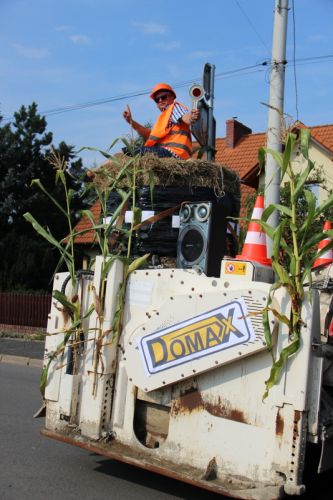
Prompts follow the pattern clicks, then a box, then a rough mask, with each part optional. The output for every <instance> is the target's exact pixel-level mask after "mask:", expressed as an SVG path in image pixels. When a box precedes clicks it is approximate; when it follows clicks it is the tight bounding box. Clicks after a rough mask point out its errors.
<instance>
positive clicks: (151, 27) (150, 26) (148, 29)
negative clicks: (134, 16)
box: [133, 23, 167, 35]
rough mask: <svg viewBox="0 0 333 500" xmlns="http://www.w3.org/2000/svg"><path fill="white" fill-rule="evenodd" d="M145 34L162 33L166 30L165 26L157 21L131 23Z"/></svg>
mask: <svg viewBox="0 0 333 500" xmlns="http://www.w3.org/2000/svg"><path fill="white" fill-rule="evenodd" d="M133 24H134V26H137V27H138V28H139V30H140V31H141V32H142V33H144V34H145V35H164V34H165V33H166V32H167V28H166V26H163V24H157V23H133Z"/></svg>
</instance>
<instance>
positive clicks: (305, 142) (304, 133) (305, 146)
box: [300, 128, 311, 160]
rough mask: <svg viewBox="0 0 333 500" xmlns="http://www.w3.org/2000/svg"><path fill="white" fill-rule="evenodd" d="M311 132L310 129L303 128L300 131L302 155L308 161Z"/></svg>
mask: <svg viewBox="0 0 333 500" xmlns="http://www.w3.org/2000/svg"><path fill="white" fill-rule="evenodd" d="M310 137H311V130H310V129H309V128H301V130H300V146H301V153H302V155H303V156H304V158H305V159H306V160H308V158H309V145H310Z"/></svg>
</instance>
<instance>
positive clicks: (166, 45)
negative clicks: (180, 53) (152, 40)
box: [156, 41, 181, 50]
mask: <svg viewBox="0 0 333 500" xmlns="http://www.w3.org/2000/svg"><path fill="white" fill-rule="evenodd" d="M156 47H158V48H159V49H162V50H175V49H179V48H180V47H181V43H180V42H176V41H174V42H166V43H158V44H156Z"/></svg>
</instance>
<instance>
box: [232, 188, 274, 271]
mask: <svg viewBox="0 0 333 500" xmlns="http://www.w3.org/2000/svg"><path fill="white" fill-rule="evenodd" d="M263 211H264V197H263V195H259V196H257V199H256V202H255V205H254V209H253V213H252V219H259V220H260V219H261V216H262V213H263ZM236 259H244V260H252V261H254V262H258V263H259V264H262V265H263V266H271V265H272V261H271V259H268V258H267V248H266V233H265V231H264V230H263V229H262V228H261V227H260V224H258V222H254V221H253V220H251V222H250V223H249V227H248V229H247V234H246V238H245V242H244V245H243V249H242V253H241V255H236Z"/></svg>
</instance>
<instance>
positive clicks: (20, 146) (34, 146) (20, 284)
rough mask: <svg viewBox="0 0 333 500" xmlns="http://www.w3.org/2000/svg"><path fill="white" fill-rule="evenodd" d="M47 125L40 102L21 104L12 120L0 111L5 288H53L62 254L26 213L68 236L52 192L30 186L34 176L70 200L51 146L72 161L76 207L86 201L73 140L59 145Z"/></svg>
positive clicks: (1, 283)
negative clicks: (41, 237)
mask: <svg viewBox="0 0 333 500" xmlns="http://www.w3.org/2000/svg"><path fill="white" fill-rule="evenodd" d="M46 129H47V123H46V120H45V118H44V117H42V116H41V115H39V114H38V112H37V104H36V103H32V104H31V105H30V106H28V107H27V108H26V107H25V106H22V107H21V108H20V110H19V111H18V112H16V113H15V114H14V119H13V122H12V123H5V124H4V123H3V119H2V117H1V116H0V252H1V256H2V258H1V260H0V290H12V289H49V288H50V284H51V281H52V271H53V269H54V268H55V263H56V262H57V259H58V255H57V254H56V252H54V250H51V249H50V248H49V246H48V245H47V243H46V242H44V241H43V242H41V241H40V240H39V239H38V238H37V236H36V234H35V232H34V231H33V229H32V228H31V225H30V224H28V223H27V222H26V221H25V220H24V218H23V214H24V213H25V212H30V213H31V214H32V215H33V216H34V217H36V218H38V220H39V221H40V223H41V224H42V225H43V226H48V227H50V228H51V229H52V232H53V234H54V235H55V236H56V237H57V238H59V239H60V238H62V237H64V236H65V234H64V231H65V228H64V224H63V220H62V219H61V217H60V215H59V213H58V212H57V211H56V210H55V208H54V205H53V204H52V203H51V201H50V199H49V198H48V196H47V195H45V194H44V193H42V192H41V191H40V190H39V189H37V188H36V187H35V186H31V181H32V180H33V179H40V181H41V182H42V184H43V185H44V186H45V188H46V189H47V191H48V192H49V193H50V194H51V195H52V196H53V197H54V198H56V199H57V200H58V202H59V203H60V204H64V203H65V200H64V195H63V191H62V190H61V188H60V186H59V185H57V184H55V182H54V179H55V170H54V167H53V166H52V165H51V163H50V162H49V159H48V158H49V155H50V153H51V151H52V150H54V151H56V152H57V154H58V155H59V156H61V157H62V158H63V159H64V160H65V161H68V162H69V169H68V173H67V174H66V175H67V176H68V184H69V186H70V188H71V189H73V191H74V192H75V196H74V200H73V206H74V208H75V213H78V211H79V210H80V208H81V207H82V203H83V202H82V199H81V198H80V193H81V190H82V182H81V180H80V179H81V178H82V177H83V175H84V170H83V166H82V161H81V159H76V157H75V153H74V147H73V146H70V145H67V144H66V143H65V142H61V143H60V144H59V145H58V146H54V145H53V144H52V140H53V135H52V133H51V132H48V131H47V130H46ZM74 217H75V215H74Z"/></svg>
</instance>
